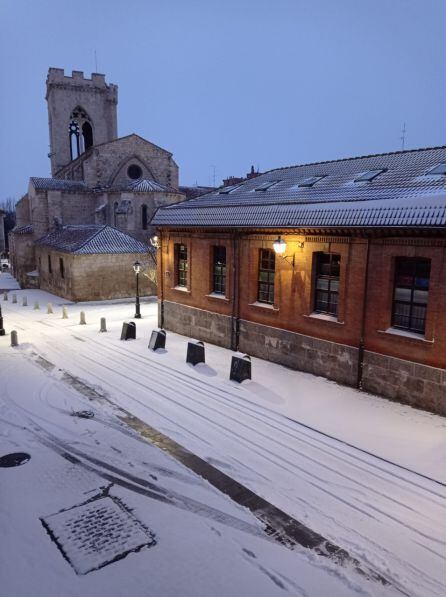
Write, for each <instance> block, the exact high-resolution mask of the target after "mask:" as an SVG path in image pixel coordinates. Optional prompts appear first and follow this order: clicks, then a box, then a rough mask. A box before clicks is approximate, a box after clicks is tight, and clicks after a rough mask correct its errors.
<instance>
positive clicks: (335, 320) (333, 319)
mask: <svg viewBox="0 0 446 597" xmlns="http://www.w3.org/2000/svg"><path fill="white" fill-rule="evenodd" d="M304 317H308V318H310V319H320V320H321V321H329V322H330V323H337V324H339V325H344V322H343V321H339V320H338V318H337V317H334V315H328V314H327V313H316V312H315V313H310V315H304Z"/></svg>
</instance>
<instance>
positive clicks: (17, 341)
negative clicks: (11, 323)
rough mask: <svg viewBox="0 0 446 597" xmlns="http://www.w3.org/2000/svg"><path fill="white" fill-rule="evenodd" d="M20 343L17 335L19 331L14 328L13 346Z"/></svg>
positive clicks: (12, 334)
mask: <svg viewBox="0 0 446 597" xmlns="http://www.w3.org/2000/svg"><path fill="white" fill-rule="evenodd" d="M18 345H19V339H18V337H17V332H16V331H15V330H12V332H11V346H18Z"/></svg>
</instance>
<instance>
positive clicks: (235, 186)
mask: <svg viewBox="0 0 446 597" xmlns="http://www.w3.org/2000/svg"><path fill="white" fill-rule="evenodd" d="M241 186H242V183H240V184H232V185H230V186H229V187H223V188H222V189H220V190H219V191H218V192H219V194H220V195H229V193H231V192H232V191H235V189H238V188H239V187H241Z"/></svg>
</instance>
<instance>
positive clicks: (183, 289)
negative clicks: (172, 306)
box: [171, 286, 190, 294]
mask: <svg viewBox="0 0 446 597" xmlns="http://www.w3.org/2000/svg"><path fill="white" fill-rule="evenodd" d="M171 290H179V291H180V292H187V293H188V294H190V290H189V289H188V288H187V286H172V288H171Z"/></svg>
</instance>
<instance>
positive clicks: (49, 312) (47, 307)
mask: <svg viewBox="0 0 446 597" xmlns="http://www.w3.org/2000/svg"><path fill="white" fill-rule="evenodd" d="M46 312H47V313H48V314H51V313H54V311H53V305H52V304H51V303H48V305H47V306H46Z"/></svg>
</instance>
